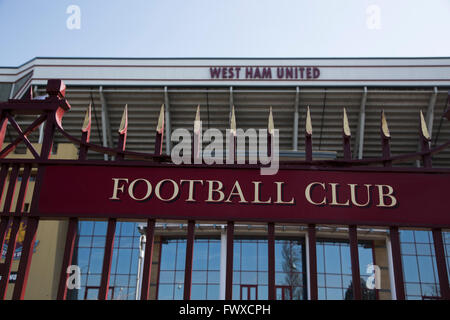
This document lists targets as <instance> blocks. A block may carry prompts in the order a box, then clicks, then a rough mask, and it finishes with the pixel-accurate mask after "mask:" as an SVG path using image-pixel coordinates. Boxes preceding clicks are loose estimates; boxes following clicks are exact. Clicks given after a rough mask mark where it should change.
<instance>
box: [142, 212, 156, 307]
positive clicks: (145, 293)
mask: <svg viewBox="0 0 450 320" xmlns="http://www.w3.org/2000/svg"><path fill="white" fill-rule="evenodd" d="M154 234H155V220H153V219H148V220H147V230H146V235H145V255H144V268H143V271H142V287H141V300H148V297H149V290H150V276H151V272H152V258H153V241H154Z"/></svg>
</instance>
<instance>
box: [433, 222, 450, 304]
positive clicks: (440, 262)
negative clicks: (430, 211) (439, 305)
mask: <svg viewBox="0 0 450 320" xmlns="http://www.w3.org/2000/svg"><path fill="white" fill-rule="evenodd" d="M433 243H434V252H435V253H436V266H437V271H438V276H439V287H440V289H441V297H442V299H444V300H450V288H449V284H448V272H447V263H446V259H445V249H444V244H443V241H442V230H441V229H440V228H435V229H433Z"/></svg>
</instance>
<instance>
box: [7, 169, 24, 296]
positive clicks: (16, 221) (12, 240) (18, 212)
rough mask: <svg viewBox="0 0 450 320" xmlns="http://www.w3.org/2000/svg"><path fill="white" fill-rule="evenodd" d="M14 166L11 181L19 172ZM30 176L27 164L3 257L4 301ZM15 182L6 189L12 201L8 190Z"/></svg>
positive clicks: (11, 193)
mask: <svg viewBox="0 0 450 320" xmlns="http://www.w3.org/2000/svg"><path fill="white" fill-rule="evenodd" d="M14 168H15V166H14V167H13V172H12V174H11V179H13V180H15V179H17V174H18V171H19V167H18V166H17V172H16V173H14V171H15V169H14ZM30 175H31V165H29V164H27V165H25V167H24V168H23V173H22V181H21V183H20V188H19V194H18V197H17V200H16V209H15V213H14V216H13V217H12V219H13V223H12V227H11V233H10V236H9V242H8V250H7V252H6V257H5V262H4V267H3V270H2V273H1V274H2V280H1V281H0V299H2V300H3V299H5V298H6V292H7V289H8V284H9V276H10V273H11V266H12V262H13V258H14V252H15V251H16V244H17V236H18V233H19V229H20V222H21V220H22V217H21V216H22V210H23V205H24V200H25V194H26V192H27V189H28V182H29V179H30ZM15 184H16V183H15V181H14V183H11V182H10V186H9V187H8V195H7V197H11V199H10V200H12V198H13V197H14V191H12V192H10V188H15ZM7 202H8V205H5V210H6V211H9V210H10V207H11V203H10V201H8V199H7Z"/></svg>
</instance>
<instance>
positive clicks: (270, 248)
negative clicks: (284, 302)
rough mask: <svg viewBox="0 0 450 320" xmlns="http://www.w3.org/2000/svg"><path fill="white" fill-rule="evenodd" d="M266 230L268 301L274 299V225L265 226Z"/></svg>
mask: <svg viewBox="0 0 450 320" xmlns="http://www.w3.org/2000/svg"><path fill="white" fill-rule="evenodd" d="M267 229H268V239H267V240H268V246H267V247H268V258H269V265H268V267H269V272H268V283H269V287H268V289H269V292H268V298H269V300H275V299H276V290H275V224H274V223H273V222H271V223H269V224H267Z"/></svg>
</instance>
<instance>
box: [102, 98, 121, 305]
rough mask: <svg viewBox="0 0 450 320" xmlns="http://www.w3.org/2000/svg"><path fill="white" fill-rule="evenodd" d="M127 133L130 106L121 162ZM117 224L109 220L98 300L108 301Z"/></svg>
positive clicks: (119, 131)
mask: <svg viewBox="0 0 450 320" xmlns="http://www.w3.org/2000/svg"><path fill="white" fill-rule="evenodd" d="M127 131H128V105H125V108H124V110H123V114H122V119H121V121H120V126H119V130H118V133H119V139H118V142H117V149H118V150H119V152H118V153H117V156H116V161H121V160H123V158H124V155H123V153H120V151H124V150H125V146H126V142H127ZM116 224H117V219H115V218H109V219H108V229H107V232H106V242H105V253H104V256H103V265H102V277H101V281H100V289H99V291H98V299H99V300H107V299H108V291H109V277H110V274H111V262H112V255H113V251H114V237H115V233H116Z"/></svg>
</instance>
